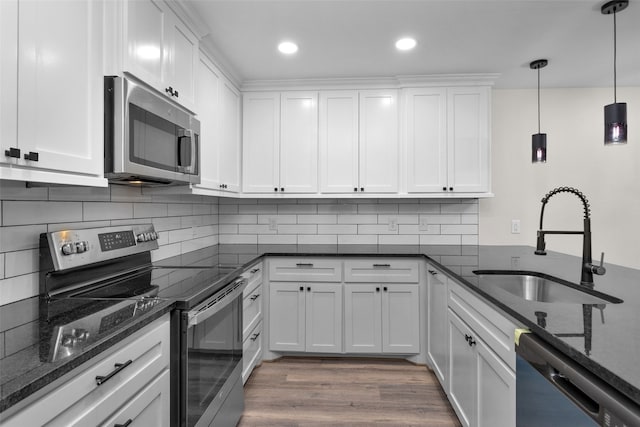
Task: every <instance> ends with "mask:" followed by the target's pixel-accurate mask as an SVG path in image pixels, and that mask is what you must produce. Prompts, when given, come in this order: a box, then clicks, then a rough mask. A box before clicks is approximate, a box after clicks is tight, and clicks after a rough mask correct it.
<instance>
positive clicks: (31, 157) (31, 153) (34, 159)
mask: <svg viewBox="0 0 640 427" xmlns="http://www.w3.org/2000/svg"><path fill="white" fill-rule="evenodd" d="M18 151H19V150H18ZM38 157H39V155H38V153H37V152H35V151H29V154H25V155H24V159H25V160H31V161H32V162H37V161H38Z"/></svg>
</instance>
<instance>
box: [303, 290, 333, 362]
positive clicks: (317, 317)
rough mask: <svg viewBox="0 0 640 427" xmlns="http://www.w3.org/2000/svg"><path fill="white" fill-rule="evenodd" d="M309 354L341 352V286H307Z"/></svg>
mask: <svg viewBox="0 0 640 427" xmlns="http://www.w3.org/2000/svg"><path fill="white" fill-rule="evenodd" d="M305 286H306V306H305V310H306V327H305V329H306V334H305V335H306V336H305V340H306V351H310V352H319V353H341V352H342V284H341V283H313V284H306V285H305Z"/></svg>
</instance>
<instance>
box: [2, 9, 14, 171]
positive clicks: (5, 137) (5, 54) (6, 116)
mask: <svg viewBox="0 0 640 427" xmlns="http://www.w3.org/2000/svg"><path fill="white" fill-rule="evenodd" d="M0 93H2V96H0V150H1V151H0V163H4V162H5V161H9V158H7V157H5V155H4V150H7V149H9V148H10V147H14V148H15V147H17V145H18V134H17V131H18V128H17V126H16V124H17V123H18V1H17V0H4V1H0Z"/></svg>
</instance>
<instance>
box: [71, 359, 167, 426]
mask: <svg viewBox="0 0 640 427" xmlns="http://www.w3.org/2000/svg"><path fill="white" fill-rule="evenodd" d="M170 389H171V383H170V381H169V369H165V370H164V371H163V372H162V374H160V375H159V376H158V377H156V378H155V379H154V380H153V381H152V382H151V383H150V384H149V385H147V386H146V387H145V388H144V389H143V390H141V391H140V393H138V394H137V395H136V396H134V397H133V398H132V399H131V400H129V402H128V403H127V404H126V405H125V406H124V407H123V408H121V409H119V410H118V412H117V413H115V414H113V416H112V417H111V418H109V419H108V420H107V421H106V422H105V423H104V425H107V426H115V425H117V424H120V425H126V423H127V422H129V420H130V424H131V425H134V426H135V425H140V426H156V427H169V417H170V413H169V409H170V406H171V400H170V399H169V390H170ZM92 415H93V414H91V413H89V414H87V416H86V417H85V418H86V419H83V420H82V421H83V422H86V423H87V425H91V424H92V422H91V421H92V420H93V416H92Z"/></svg>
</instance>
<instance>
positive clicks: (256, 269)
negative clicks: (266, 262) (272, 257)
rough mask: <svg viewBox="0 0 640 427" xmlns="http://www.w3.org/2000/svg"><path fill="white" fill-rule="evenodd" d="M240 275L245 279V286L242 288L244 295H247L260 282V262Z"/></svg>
mask: <svg viewBox="0 0 640 427" xmlns="http://www.w3.org/2000/svg"><path fill="white" fill-rule="evenodd" d="M242 277H244V278H246V279H247V286H246V287H245V288H244V296H247V295H249V293H251V292H253V290H254V289H255V287H256V286H258V285H260V284H261V283H262V263H258V264H256V265H254V266H253V267H251V268H250V269H249V270H247V271H245V272H244V273H242Z"/></svg>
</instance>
